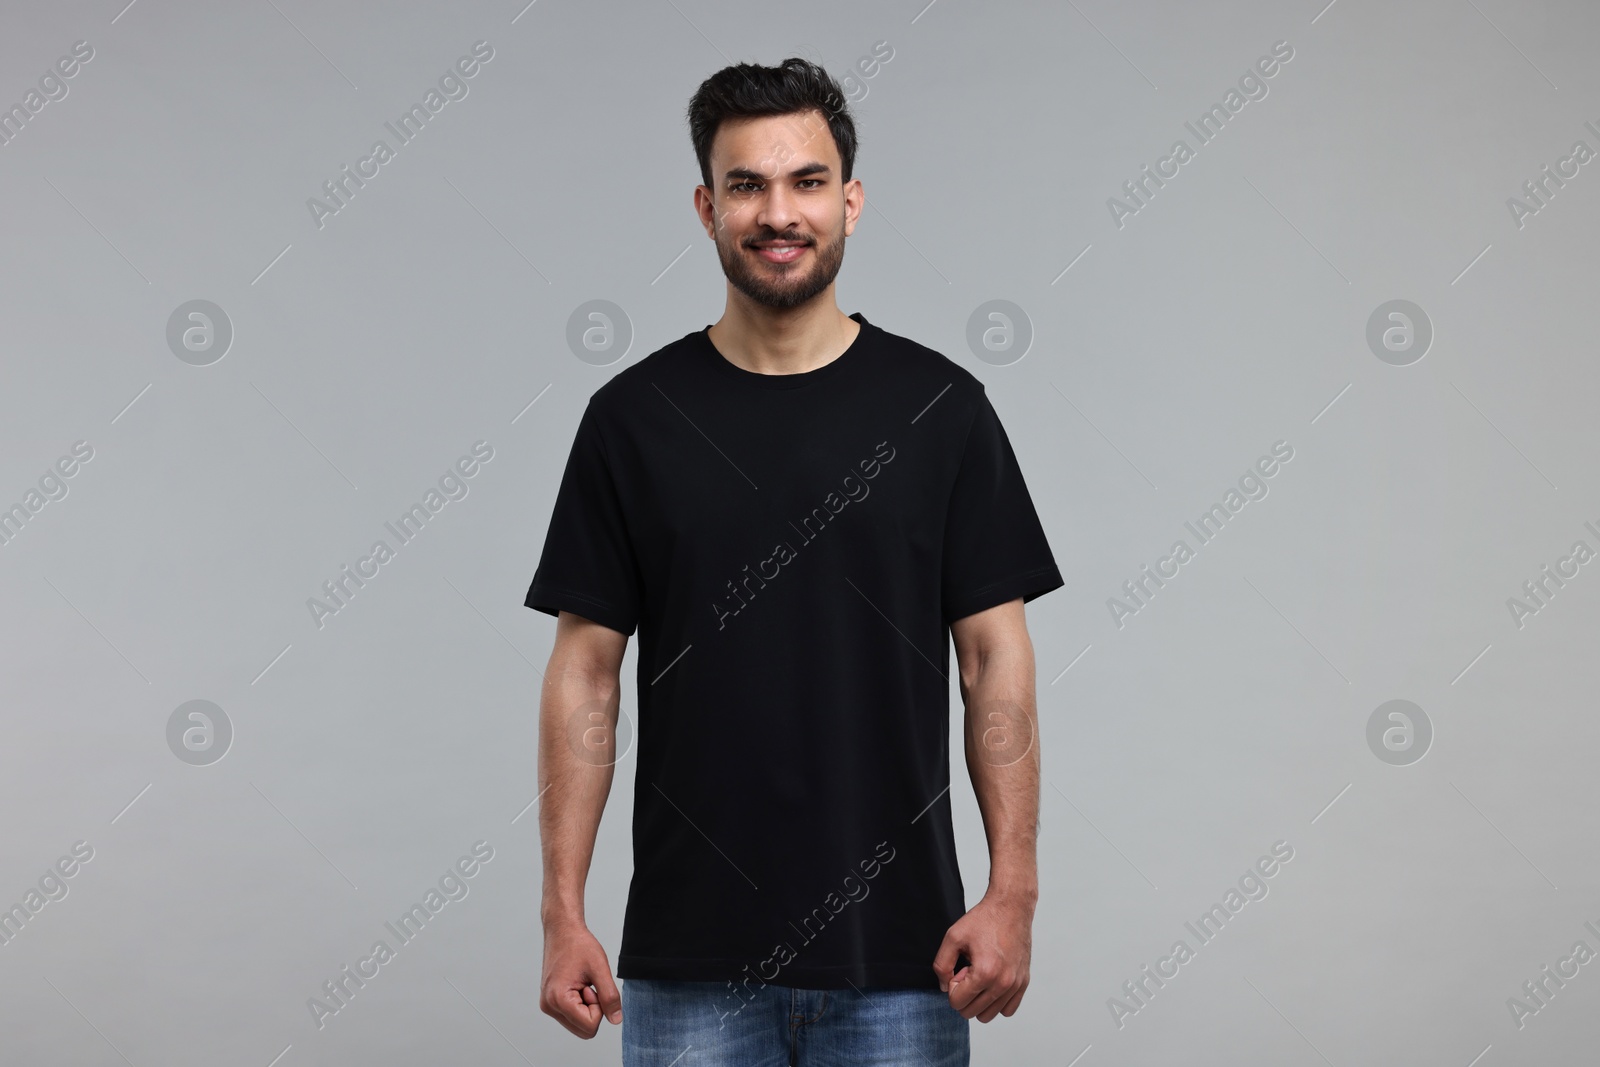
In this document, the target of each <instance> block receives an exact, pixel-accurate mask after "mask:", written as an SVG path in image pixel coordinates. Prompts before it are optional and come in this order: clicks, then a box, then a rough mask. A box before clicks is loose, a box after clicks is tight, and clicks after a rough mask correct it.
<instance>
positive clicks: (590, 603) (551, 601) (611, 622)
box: [522, 582, 639, 636]
mask: <svg viewBox="0 0 1600 1067" xmlns="http://www.w3.org/2000/svg"><path fill="white" fill-rule="evenodd" d="M522 603H523V606H524V607H529V608H532V609H533V610H535V611H542V612H544V613H545V614H546V615H560V613H561V612H563V611H569V612H571V613H572V614H574V615H579V616H582V617H583V618H585V619H588V620H589V621H590V622H597V623H599V624H600V625H601V626H605V627H608V628H610V629H612V630H616V631H617V632H618V633H620V634H623V635H625V636H626V635H630V634H632V633H633V631H634V629H635V628H637V626H638V625H639V620H638V619H637V618H636V617H635V616H634V615H633V614H632V613H630V612H627V611H623V610H620V609H618V608H616V607H613V606H612V605H611V604H608V603H606V602H605V601H603V600H597V599H595V598H594V597H590V596H585V595H583V594H582V593H574V592H571V591H570V590H567V589H557V588H554V587H553V586H549V585H546V584H544V583H543V582H534V583H533V585H532V586H531V587H529V589H528V595H527V596H526V597H525V598H524V599H523V601H522Z"/></svg>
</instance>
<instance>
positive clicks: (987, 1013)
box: [933, 896, 1033, 1023]
mask: <svg viewBox="0 0 1600 1067" xmlns="http://www.w3.org/2000/svg"><path fill="white" fill-rule="evenodd" d="M961 953H965V955H966V957H967V959H968V960H970V961H971V962H970V964H969V965H968V966H966V967H963V968H961V970H959V971H957V970H956V969H955V966H956V957H957V956H958V955H959V954H961ZM1032 957H1033V906H1032V905H1031V904H1028V903H1024V902H1021V901H1008V900H1004V899H997V898H990V897H989V896H985V897H984V898H983V899H982V900H980V901H979V902H978V903H977V904H976V905H975V906H974V907H973V908H972V910H971V911H969V912H967V913H966V914H965V915H963V916H962V917H961V918H959V919H957V920H956V922H955V925H953V926H951V927H950V929H949V930H947V931H946V932H945V935H944V941H943V943H941V944H940V945H939V951H938V953H937V954H936V955H935V956H934V957H933V970H934V973H935V974H937V975H938V976H939V988H940V989H942V990H944V991H945V992H946V993H948V994H950V1006H951V1007H952V1008H954V1009H956V1010H957V1011H959V1012H960V1013H961V1015H962V1017H963V1018H966V1019H971V1018H974V1017H976V1018H977V1020H978V1021H979V1022H981V1023H986V1022H989V1021H990V1020H991V1019H993V1018H994V1017H995V1016H996V1015H997V1014H998V1015H1004V1016H1006V1017H1007V1018H1009V1017H1010V1016H1011V1015H1012V1014H1013V1013H1015V1012H1016V1010H1017V1007H1018V1005H1020V1004H1021V1003H1022V994H1023V993H1024V992H1026V991H1027V988H1028V963H1029V961H1030V960H1031V959H1032Z"/></svg>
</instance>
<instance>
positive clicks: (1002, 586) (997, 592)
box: [945, 563, 1067, 625]
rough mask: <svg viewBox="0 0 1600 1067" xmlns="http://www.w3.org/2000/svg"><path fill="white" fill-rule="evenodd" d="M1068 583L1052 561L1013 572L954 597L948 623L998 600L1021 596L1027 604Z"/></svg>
mask: <svg viewBox="0 0 1600 1067" xmlns="http://www.w3.org/2000/svg"><path fill="white" fill-rule="evenodd" d="M1066 584H1067V583H1066V581H1065V580H1064V579H1063V578H1062V577H1061V569H1060V568H1059V567H1058V566H1056V564H1054V563H1051V564H1047V565H1046V566H1043V567H1035V568H1034V569H1033V570H1030V571H1024V572H1023V573H1021V574H1016V575H1012V576H1011V577H1009V578H1005V579H1002V580H1001V581H998V582H990V583H989V584H988V585H986V586H984V587H983V588H982V589H979V590H977V591H975V592H972V593H968V594H966V595H965V596H962V597H958V598H956V599H954V600H951V601H950V603H949V606H948V607H947V608H946V609H945V623H946V624H947V625H948V624H949V623H952V622H955V621H956V620H957V619H964V618H966V617H967V616H968V615H975V614H977V613H978V612H980V611H987V610H988V609H989V608H992V607H994V606H995V605H997V604H1004V603H1006V602H1008V601H1011V600H1015V599H1016V598H1017V597H1019V596H1020V597H1021V598H1022V602H1023V603H1024V604H1026V603H1027V602H1028V601H1030V600H1033V599H1035V598H1037V597H1041V596H1044V595H1045V594H1046V593H1049V592H1052V591H1054V590H1056V589H1060V588H1061V587H1062V586H1064V585H1066Z"/></svg>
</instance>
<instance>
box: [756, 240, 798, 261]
mask: <svg viewBox="0 0 1600 1067" xmlns="http://www.w3.org/2000/svg"><path fill="white" fill-rule="evenodd" d="M750 247H751V248H753V249H755V253H756V255H758V256H760V257H761V258H762V259H764V260H766V261H767V262H768V263H793V262H794V261H795V260H797V259H799V258H800V256H801V255H802V254H803V253H804V252H805V250H806V249H807V248H808V247H810V246H809V245H808V244H807V243H806V242H805V241H762V242H760V243H758V244H753V245H751V246H750Z"/></svg>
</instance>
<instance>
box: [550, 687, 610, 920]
mask: <svg viewBox="0 0 1600 1067" xmlns="http://www.w3.org/2000/svg"><path fill="white" fill-rule="evenodd" d="M619 690H620V686H619V682H618V679H616V678H615V677H610V678H608V677H605V676H603V675H595V674H593V673H590V672H587V671H583V670H577V669H573V668H571V667H565V666H563V665H561V664H559V663H556V662H552V663H551V664H550V669H549V670H548V671H547V673H546V675H545V681H544V686H543V689H542V693H541V697H540V709H539V789H540V791H541V794H540V796H541V799H540V804H539V839H540V845H541V849H542V854H543V857H544V895H543V900H542V902H541V904H540V909H539V914H540V918H541V920H542V921H543V923H544V924H545V925H549V924H551V923H555V922H565V921H571V920H576V921H578V922H582V921H583V891H584V883H585V882H586V881H587V879H588V876H589V863H590V860H591V859H592V858H593V856H594V843H595V835H596V833H597V832H598V831H599V829H600V816H601V814H602V813H603V812H604V811H605V806H606V798H607V796H609V795H610V792H611V776H612V771H613V765H614V762H615V758H616V725H617V714H618V695H619ZM580 753H582V755H580Z"/></svg>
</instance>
